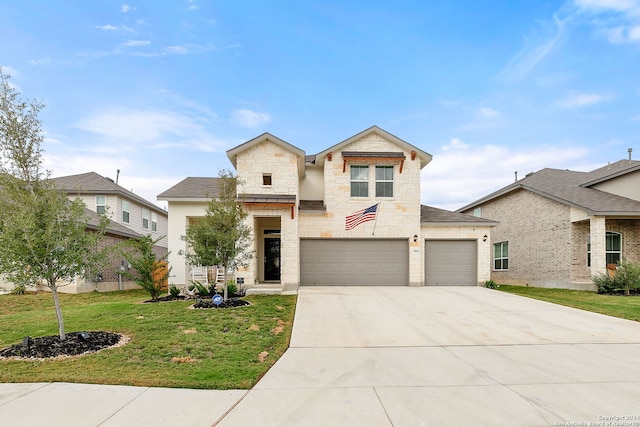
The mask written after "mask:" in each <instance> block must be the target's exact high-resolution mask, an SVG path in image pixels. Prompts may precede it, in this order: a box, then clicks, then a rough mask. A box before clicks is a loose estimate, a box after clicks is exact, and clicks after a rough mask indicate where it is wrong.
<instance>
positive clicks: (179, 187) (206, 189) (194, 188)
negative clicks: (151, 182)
mask: <svg viewBox="0 0 640 427" xmlns="http://www.w3.org/2000/svg"><path fill="white" fill-rule="evenodd" d="M220 179H221V178H203V177H187V178H185V179H183V180H182V181H180V182H179V183H177V184H176V185H174V186H173V187H171V188H169V189H168V190H165V191H163V192H162V193H160V194H159V195H158V200H170V199H211V198H212V197H217V196H218V184H219V182H220Z"/></svg>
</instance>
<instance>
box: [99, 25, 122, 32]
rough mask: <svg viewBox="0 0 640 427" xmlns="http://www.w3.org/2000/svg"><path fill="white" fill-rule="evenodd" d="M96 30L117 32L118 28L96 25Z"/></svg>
mask: <svg viewBox="0 0 640 427" xmlns="http://www.w3.org/2000/svg"><path fill="white" fill-rule="evenodd" d="M94 27H95V28H97V29H99V30H102V31H117V30H118V27H114V26H113V25H94Z"/></svg>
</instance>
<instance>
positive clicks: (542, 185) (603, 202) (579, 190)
mask: <svg viewBox="0 0 640 427" xmlns="http://www.w3.org/2000/svg"><path fill="white" fill-rule="evenodd" d="M622 162H626V163H627V164H628V163H629V161H628V160H627V161H622ZM638 163H640V162H638ZM637 166H638V165H634V166H631V167H628V168H625V167H624V165H623V164H622V163H621V162H617V163H616V166H615V167H614V168H612V169H609V170H607V169H606V168H607V167H605V168H600V169H596V170H595V171H592V172H576V171H570V170H567V169H565V170H562V169H550V168H546V169H542V170H541V171H538V172H536V173H533V174H529V175H527V176H526V177H525V178H523V179H521V180H519V181H516V182H514V183H513V184H511V185H508V186H506V187H504V188H502V189H500V190H498V191H496V192H494V193H491V194H489V195H488V196H485V197H483V198H481V199H479V200H476V201H475V202H473V203H470V204H468V205H466V206H464V207H462V208H460V209H458V210H457V212H462V211H466V210H469V209H472V208H474V207H476V206H479V205H482V204H484V203H486V202H489V201H491V200H494V199H497V198H498V197H501V196H504V195H506V194H508V193H511V192H513V191H516V190H527V191H531V192H533V193H536V194H538V195H541V196H543V197H546V198H549V199H551V200H555V201H557V202H559V203H563V204H566V205H569V206H572V207H575V208H578V209H582V210H584V211H585V212H587V213H588V214H589V215H608V216H637V215H640V201H636V200H632V199H629V198H627V197H622V196H618V195H616V194H612V193H607V192H605V191H601V190H597V189H595V188H590V187H589V186H588V185H593V184H595V183H598V182H603V181H605V180H608V179H612V178H614V177H618V176H621V175H624V174H626V173H630V172H632V171H635V170H638V168H637Z"/></svg>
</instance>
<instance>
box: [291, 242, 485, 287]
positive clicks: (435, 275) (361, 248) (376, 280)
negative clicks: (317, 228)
mask: <svg viewBox="0 0 640 427" xmlns="http://www.w3.org/2000/svg"><path fill="white" fill-rule="evenodd" d="M477 246H478V243H477V241H476V240H427V241H426V242H425V269H424V272H425V285H427V286H446V285H455V286H461V285H462V286H475V285H476V284H477V277H478V273H477V271H478V261H477V260H478V252H477ZM300 283H301V284H302V285H383V286H389V285H398V286H406V285H408V284H409V244H408V242H407V240H406V239H302V240H301V241H300Z"/></svg>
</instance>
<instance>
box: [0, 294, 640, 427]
mask: <svg viewBox="0 0 640 427" xmlns="http://www.w3.org/2000/svg"><path fill="white" fill-rule="evenodd" d="M625 416H626V417H628V418H629V419H627V420H625V419H623V418H621V417H625ZM218 421H219V422H218ZM607 422H611V423H610V424H609V425H637V426H640V323H637V322H631V321H626V320H621V319H616V318H612V317H607V316H602V315H598V314H594V313H589V312H585V311H580V310H575V309H571V308H566V307H562V306H557V305H554V304H549V303H545V302H541V301H535V300H531V299H527V298H522V297H518V296H514V295H509V294H505V293H502V292H499V291H493V290H488V289H484V288H478V287H426V288H409V287H407V288H400V287H393V288H379V287H304V288H302V289H301V290H300V292H299V296H298V305H297V309H296V317H295V322H294V326H293V335H292V339H291V346H290V348H289V350H287V352H286V353H285V354H284V356H283V357H282V358H281V359H280V360H279V361H278V362H277V363H276V364H275V365H274V366H273V367H272V368H271V370H270V371H269V372H268V373H267V374H266V375H265V376H264V377H263V378H262V380H260V381H259V382H258V384H257V385H256V386H255V387H254V388H253V389H252V390H250V391H248V392H247V391H246V390H231V391H215V390H214V391H211V390H184V389H163V388H145V387H123V386H99V385H88V384H61V383H52V384H0V425H2V426H4V425H7V426H42V425H46V426H89V427H93V426H209V425H212V424H216V423H217V424H216V425H218V426H221V427H228V426H242V427H244V426H329V425H330V426H349V427H355V426H396V427H397V426H420V425H428V426H432V425H433V426H448V425H451V426H465V425H470V426H498V425H509V426H559V425H607V424H606V423H607ZM589 423H590V424H589ZM616 423H618V424H616ZM620 423H627V424H620Z"/></svg>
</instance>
